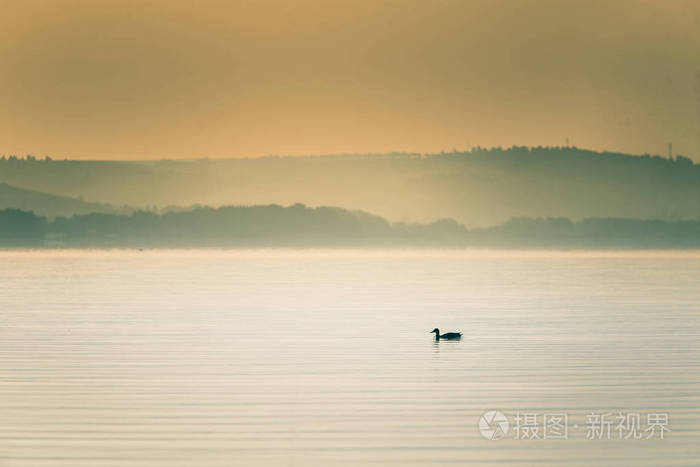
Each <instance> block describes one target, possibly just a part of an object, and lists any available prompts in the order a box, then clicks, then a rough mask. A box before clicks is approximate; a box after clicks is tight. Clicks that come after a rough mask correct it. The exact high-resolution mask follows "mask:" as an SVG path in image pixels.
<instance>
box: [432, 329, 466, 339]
mask: <svg viewBox="0 0 700 467" xmlns="http://www.w3.org/2000/svg"><path fill="white" fill-rule="evenodd" d="M430 332H431V333H432V332H434V333H435V340H436V341H439V340H440V339H445V340H448V341H458V340H460V339H461V338H462V333H461V332H446V333H445V334H440V330H439V329H438V328H435V329H433V330H432V331H430Z"/></svg>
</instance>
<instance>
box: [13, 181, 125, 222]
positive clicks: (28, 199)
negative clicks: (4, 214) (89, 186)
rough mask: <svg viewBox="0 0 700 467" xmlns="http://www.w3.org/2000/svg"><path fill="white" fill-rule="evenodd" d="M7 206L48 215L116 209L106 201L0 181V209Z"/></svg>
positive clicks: (110, 211) (69, 214)
mask: <svg viewBox="0 0 700 467" xmlns="http://www.w3.org/2000/svg"><path fill="white" fill-rule="evenodd" d="M7 208H17V209H23V210H25V211H32V212H34V213H36V214H38V215H41V216H48V217H55V216H72V215H73V214H88V213H93V212H104V213H116V212H117V211H118V210H117V209H116V208H114V207H113V206H111V205H109V204H106V203H90V202H87V201H83V200H82V199H77V198H71V197H68V196H57V195H52V194H49V193H42V192H40V191H36V190H28V189H24V188H17V187H13V186H11V185H8V184H7V183H0V209H7ZM119 211H121V212H125V211H127V209H126V208H122V209H121V210H119Z"/></svg>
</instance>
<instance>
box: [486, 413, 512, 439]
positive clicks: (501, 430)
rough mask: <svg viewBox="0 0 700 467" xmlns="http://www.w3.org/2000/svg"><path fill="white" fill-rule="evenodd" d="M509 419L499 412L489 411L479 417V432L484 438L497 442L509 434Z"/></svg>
mask: <svg viewBox="0 0 700 467" xmlns="http://www.w3.org/2000/svg"><path fill="white" fill-rule="evenodd" d="M508 428H509V424H508V418H507V417H506V416H505V415H504V414H503V412H499V411H498V410H489V411H488V412H485V413H483V414H482V415H481V417H479V431H480V432H481V436H483V437H484V438H486V439H488V440H491V441H495V440H498V439H502V438H504V437H505V436H506V435H507V434H508Z"/></svg>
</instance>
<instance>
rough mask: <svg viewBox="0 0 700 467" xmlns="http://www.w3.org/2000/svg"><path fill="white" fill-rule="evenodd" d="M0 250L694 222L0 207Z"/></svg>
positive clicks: (581, 241) (443, 244)
mask: <svg viewBox="0 0 700 467" xmlns="http://www.w3.org/2000/svg"><path fill="white" fill-rule="evenodd" d="M0 247H75V248H82V247H134V248H135V247H138V248H143V247H151V248H168V247H187V248H191V247H227V248H239V247H246V248H247V247H353V248H355V247H372V248H377V247H381V248H386V247H411V248H414V247H430V248H463V247H488V248H566V249H572V248H587V249H601V248H616V249H670V248H673V249H677V248H700V221H677V222H664V221H644V220H637V219H584V220H582V221H579V222H571V221H569V220H568V219H557V218H546V219H532V218H517V219H512V220H510V221H508V222H506V223H504V224H501V225H498V226H494V227H489V228H484V229H470V230H468V229H466V228H465V227H464V226H463V225H461V224H458V223H456V222H455V221H452V220H449V219H447V220H441V221H437V222H433V223H429V224H417V223H390V222H387V221H386V220H385V219H383V218H381V217H377V216H373V215H370V214H367V213H364V212H359V211H347V210H344V209H340V208H330V207H322V208H308V207H306V206H303V205H299V204H297V205H294V206H289V207H282V206H276V205H270V206H250V207H243V206H229V207H222V208H218V209H213V208H197V209H193V210H191V211H180V212H170V213H166V214H155V213H152V212H144V211H140V212H135V213H133V214H132V215H116V214H88V215H80V216H73V217H70V218H65V217H58V218H56V219H55V220H53V221H49V220H47V219H46V218H45V217H41V216H36V215H35V214H33V213H31V212H28V211H21V210H17V209H7V210H0Z"/></svg>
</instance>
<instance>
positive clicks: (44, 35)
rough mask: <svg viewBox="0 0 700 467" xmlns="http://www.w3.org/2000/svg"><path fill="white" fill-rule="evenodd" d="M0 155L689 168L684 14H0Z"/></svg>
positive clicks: (670, 6)
mask: <svg viewBox="0 0 700 467" xmlns="http://www.w3.org/2000/svg"><path fill="white" fill-rule="evenodd" d="M0 9H1V11H2V14H1V15H0V153H7V154H10V153H17V154H19V155H23V154H26V153H32V154H35V155H39V156H43V155H45V154H50V155H53V156H57V157H75V158H94V159H99V158H110V159H116V158H119V159H126V158H130V159H134V158H136V159H143V158H164V157H200V156H209V157H219V156H255V155H266V154H319V153H338V152H374V151H377V152H381V151H390V150H410V151H421V152H428V151H439V150H441V149H446V150H450V149H452V148H453V147H457V148H465V147H470V146H472V145H481V146H491V145H503V146H506V145H508V146H509V145H512V144H526V145H538V144H542V145H547V144H549V145H561V144H564V141H565V138H566V137H567V136H568V137H569V138H570V140H571V143H572V144H575V145H578V146H580V147H590V148H596V149H612V150H620V151H625V152H632V153H642V152H650V153H663V154H665V153H666V151H667V149H666V147H667V143H668V142H669V141H673V144H674V150H676V151H677V152H681V153H683V154H686V155H688V156H691V157H693V158H694V159H695V160H696V161H698V162H700V2H698V1H673V0H658V1H616V0H605V1H594V0H585V1H546V0H539V1H518V0H511V1H498V0H488V1H440V0H424V1H414V0H397V1H382V0H348V1H318V0H317V1H306V0H279V1H271V0H255V1H226V2H213V1H209V2H208V1H202V0H199V1H180V0H178V1H176V0H167V1H166V0H163V1H125V0H112V1H100V0H87V1H71V0H56V1H48V0H46V1H33V0H21V1H14V0H0Z"/></svg>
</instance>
